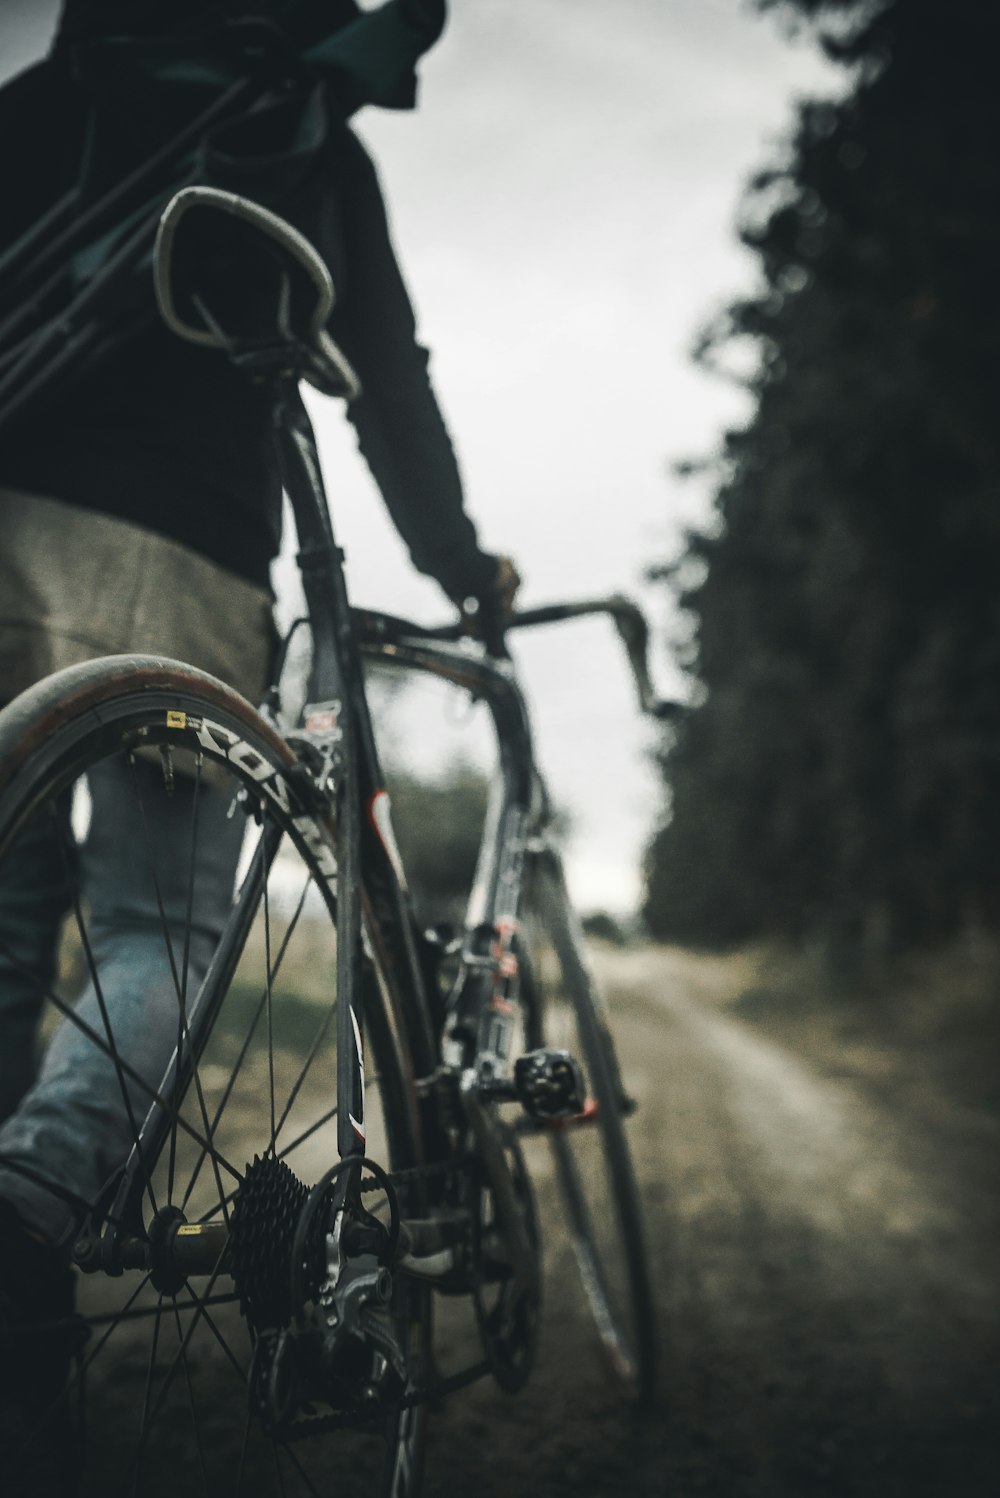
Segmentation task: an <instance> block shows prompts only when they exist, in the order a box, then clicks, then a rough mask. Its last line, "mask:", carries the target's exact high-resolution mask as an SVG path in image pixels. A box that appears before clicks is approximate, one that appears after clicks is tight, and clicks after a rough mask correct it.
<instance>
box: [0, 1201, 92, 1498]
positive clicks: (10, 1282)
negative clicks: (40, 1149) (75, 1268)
mask: <svg viewBox="0 0 1000 1498" xmlns="http://www.w3.org/2000/svg"><path fill="white" fill-rule="evenodd" d="M81 1345H82V1343H81V1339H80V1330H79V1323H78V1322H77V1320H76V1318H75V1316H74V1309H73V1272H72V1270H71V1269H70V1268H69V1266H68V1265H67V1263H66V1261H65V1259H64V1257H63V1255H62V1254H61V1253H59V1252H58V1250H56V1249H55V1248H53V1247H52V1246H51V1244H48V1243H46V1242H44V1241H43V1240H42V1239H40V1238H37V1237H35V1236H34V1235H33V1234H32V1233H31V1232H30V1230H29V1229H28V1228H26V1227H25V1225H24V1224H23V1223H22V1221H21V1219H20V1218H19V1217H18V1215H17V1213H16V1211H15V1210H14V1208H13V1206H12V1205H11V1204H10V1202H8V1201H5V1200H3V1199H2V1198H0V1471H2V1472H3V1473H4V1478H5V1487H6V1491H7V1492H9V1493H11V1494H14V1493H25V1494H28V1493H30V1494H31V1495H32V1498H72V1494H73V1493H75V1492H76V1488H77V1481H78V1477H79V1470H80V1439H79V1434H78V1431H77V1429H76V1425H75V1422H74V1420H73V1418H72V1408H73V1404H74V1398H73V1394H74V1385H75V1381H74V1380H73V1379H71V1367H72V1363H73V1356H74V1353H75V1352H78V1351H79V1349H80V1347H81Z"/></svg>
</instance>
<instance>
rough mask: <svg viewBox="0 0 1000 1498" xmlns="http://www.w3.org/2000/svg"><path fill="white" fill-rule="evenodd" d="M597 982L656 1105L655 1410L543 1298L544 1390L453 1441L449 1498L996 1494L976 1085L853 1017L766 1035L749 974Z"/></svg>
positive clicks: (655, 964)
mask: <svg viewBox="0 0 1000 1498" xmlns="http://www.w3.org/2000/svg"><path fill="white" fill-rule="evenodd" d="M598 960H599V962H600V965H601V967H602V968H603V969H604V974H603V975H604V977H605V980H606V982H607V986H608V987H610V989H611V990H612V997H613V1008H614V1012H615V1021H616V1028H617V1032H618V1035H619V1037H620V1046H621V1051H622V1056H623V1062H624V1066H625V1070H626V1074H627V1084H628V1086H629V1089H630V1091H631V1092H632V1093H633V1094H634V1095H635V1096H636V1097H637V1098H638V1099H639V1101H640V1103H641V1108H640V1111H639V1112H638V1114H637V1115H636V1118H635V1120H634V1128H633V1143H634V1148H635V1153H636V1158H637V1164H638V1168H639V1173H640V1178H641V1183H642V1188H643V1193H644V1198H645V1202H646V1205H647V1210H648V1217H649V1229H650V1240H651V1247H652V1252H653V1254H654V1256H655V1262H656V1266H657V1284H658V1293H659V1302H660V1304H659V1330H660V1338H661V1344H662V1357H663V1376H662V1392H661V1396H660V1399H659V1405H658V1409H657V1411H656V1413H655V1415H654V1416H653V1417H652V1418H651V1419H648V1420H645V1421H642V1422H640V1421H639V1420H638V1419H637V1418H636V1417H635V1416H633V1415H630V1414H629V1413H628V1412H627V1411H626V1410H623V1409H622V1408H621V1406H620V1405H619V1404H617V1403H616V1402H615V1400H614V1398H613V1397H611V1396H610V1393H609V1386H608V1383H607V1381H606V1375H605V1373H604V1369H603V1366H602V1364H601V1362H600V1360H599V1359H598V1357H597V1356H596V1355H595V1354H594V1353H593V1351H592V1348H591V1343H590V1339H589V1336H588V1333H587V1327H586V1322H585V1319H584V1316H583V1313H582V1311H581V1308H580V1304H579V1301H578V1299H577V1296H576V1292H575V1286H574V1285H573V1284H572V1282H571V1281H568V1280H567V1279H566V1278H565V1277H562V1278H560V1279H559V1280H557V1281H556V1282H555V1283H552V1282H551V1276H550V1282H549V1284H548V1285H547V1290H546V1298H547V1306H546V1324H545V1332H544V1342H543V1347H542V1352H541V1356H540V1366H539V1369H538V1374H537V1377H536V1378H535V1379H534V1380H533V1381H532V1383H531V1385H530V1386H529V1388H528V1389H527V1391H526V1392H525V1393H523V1394H522V1395H520V1396H518V1397H517V1398H516V1399H513V1400H512V1399H507V1398H505V1397H504V1396H503V1395H502V1394H500V1393H499V1392H498V1391H496V1390H495V1389H493V1388H492V1387H490V1386H488V1385H481V1386H478V1387H477V1388H476V1389H474V1390H472V1391H470V1392H467V1393H465V1394H462V1395H459V1396H456V1397H455V1398H454V1399H453V1401H452V1402H451V1404H450V1406H449V1408H448V1409H447V1410H446V1411H445V1412H444V1413H443V1414H442V1415H440V1416H438V1418H437V1419H436V1421H435V1422H434V1423H433V1424H432V1436H431V1445H430V1451H429V1461H428V1473H427V1492H428V1494H429V1495H431V1498H445V1495H448V1498H455V1495H464V1494H466V1493H468V1494H476V1495H477V1498H493V1495H496V1498H500V1495H501V1494H502V1495H505V1498H506V1495H508V1494H511V1493H519V1494H522V1495H528V1498H562V1495H564V1494H565V1495H568V1494H570V1493H573V1494H587V1495H595V1498H596V1495H612V1494H613V1495H664V1498H666V1495H670V1498H687V1495H705V1498H715V1495H718V1498H723V1495H724V1498H750V1495H754V1498H757V1495H759V1498H800V1495H811V1494H830V1495H836V1498H840V1495H845V1498H846V1495H851V1498H853V1495H859V1498H860V1495H865V1498H867V1495H872V1498H875V1495H876V1494H877V1495H879V1498H895V1495H898V1498H903V1495H906V1498H931V1495H934V1498H987V1495H990V1498H992V1495H994V1494H996V1493H1000V1458H998V1448H1000V1408H998V1403H1000V1401H998V1372H997V1352H998V1336H997V1330H998V1314H997V1299H998V1297H997V1278H998V1271H997V1265H998V1262H1000V1255H998V1253H997V1249H998V1242H1000V1235H998V1232H997V1226H998V1220H997V1219H998V1213H997V1193H996V1180H995V1176H996V1161H997V1143H998V1134H1000V1127H998V1119H997V1116H996V1113H995V1111H993V1110H992V1108H991V1107H990V1106H988V1101H987V1099H986V1097H985V1096H984V1095H982V1094H981V1089H979V1088H977V1087H976V1086H975V1085H974V1081H975V1078H973V1077H972V1074H971V1073H970V1080H969V1084H968V1085H966V1079H965V1077H964V1076H963V1075H962V1074H961V1073H960V1072H959V1074H956V1066H957V1065H958V1063H956V1062H955V1058H954V1056H953V1054H952V1053H951V1052H949V1053H948V1054H947V1055H945V1054H944V1053H943V1052H942V1051H941V1050H940V1049H935V1048H933V1047H930V1046H927V1045H923V1046H920V1045H917V1046H910V1047H904V1048H902V1049H900V1048H899V1047H894V1046H893V1045H890V1044H888V1043H883V1040H882V1039H881V1038H880V1037H879V1036H877V1035H875V1034H874V1033H872V1034H869V1033H867V1032H866V1030H865V1026H864V1023H863V1022H862V1023H860V1024H859V1022H858V1015H857V1014H855V1015H854V1016H853V1019H852V1020H851V1023H847V1022H846V1021H843V1020H841V1022H839V1023H837V1024H831V1023H826V1024H824V1025H821V1026H819V1028H818V1029H816V1028H815V1027H814V1028H810V1026H809V1025H808V1024H807V1023H803V1022H796V1021H793V1020H791V1019H789V1020H788V1021H787V1022H785V1023H783V1022H782V1021H781V1020H780V1019H774V1018H772V1019H771V1020H770V1021H767V1022H765V1019H766V1016H763V1017H762V1015H761V1014H759V1013H758V1014H756V1015H753V1008H754V1006H753V1003H752V1001H747V1000H746V999H744V1002H743V1004H742V1005H741V1004H740V1003H738V1002H736V1000H737V996H738V995H739V994H740V993H741V992H742V991H743V990H744V989H746V987H747V986H748V984H749V985H751V986H752V974H748V973H747V972H746V971H742V970H741V969H740V967H739V965H738V964H734V963H733V962H730V963H728V964H727V963H725V962H713V961H711V960H708V959H696V958H692V957H689V956H686V955H684V954H680V953H672V952H668V951H663V950H655V949H652V950H645V951H638V952H630V953H625V954H615V955H614V956H613V957H610V956H607V955H605V956H604V957H599V959H598ZM748 1015H752V1017H749V1018H748V1017H747V1016H748ZM967 1049H968V1048H967ZM969 1054H970V1055H971V1054H973V1052H972V1050H970V1051H969ZM975 1076H976V1077H978V1076H979V1072H978V1071H977V1072H976V1073H975Z"/></svg>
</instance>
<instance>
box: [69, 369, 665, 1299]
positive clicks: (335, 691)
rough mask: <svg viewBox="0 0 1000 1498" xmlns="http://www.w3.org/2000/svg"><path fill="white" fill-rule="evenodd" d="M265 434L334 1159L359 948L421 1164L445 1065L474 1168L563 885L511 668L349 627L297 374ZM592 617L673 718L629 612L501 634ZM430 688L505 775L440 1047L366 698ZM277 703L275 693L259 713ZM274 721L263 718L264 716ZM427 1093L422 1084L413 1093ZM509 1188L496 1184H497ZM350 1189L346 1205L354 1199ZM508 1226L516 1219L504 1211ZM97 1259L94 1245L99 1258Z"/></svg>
mask: <svg viewBox="0 0 1000 1498" xmlns="http://www.w3.org/2000/svg"><path fill="white" fill-rule="evenodd" d="M275 394H276V403H275V428H276V437H277V442H278V448H279V453H280V458H281V467H282V476H283V481H284V485H285V489H286V492H287V494H288V496H289V500H290V502H291V507H292V512H293V516H294V520H295V526H296V533H297V538H298V543H299V549H298V553H297V563H298V566H299V570H300V573H301V577H302V586H303V591H304V595H305V600H306V607H307V614H308V623H309V625H310V629H311V633H312V638H313V658H312V664H311V671H310V677H309V685H308V692H307V699H306V707H305V708H304V710H303V714H302V721H301V724H300V726H298V727H297V728H296V729H295V730H293V731H292V732H290V733H288V734H287V735H286V737H287V738H288V740H289V741H290V743H292V744H293V745H294V746H295V747H297V748H298V749H299V751H300V752H301V753H302V754H303V755H304V756H305V757H306V758H307V759H310V760H311V761H312V762H313V764H314V766H315V765H316V764H319V765H320V767H321V769H322V773H321V774H319V775H318V776H317V775H316V774H315V773H314V776H313V779H314V782H315V785H314V790H315V794H316V800H317V804H318V805H319V806H320V811H319V820H318V825H320V826H321V828H322V831H323V834H324V836H325V837H326V839H327V840H328V843H329V846H330V849H331V851H332V853H333V854H334V857H335V859H336V866H337V881H336V882H337V958H336V962H337V973H336V979H337V992H338V993H339V994H341V995H345V996H347V1000H348V1001H347V1002H346V1003H341V1004H338V1005H337V1012H336V1024H337V1095H338V1097H339V1098H340V1099H342V1100H347V1101H346V1106H341V1107H340V1108H339V1109H338V1114H337V1130H338V1138H337V1147H338V1154H339V1156H340V1158H341V1159H342V1160H347V1159H351V1158H353V1159H356V1160H357V1161H358V1162H360V1161H361V1159H362V1158H363V1157H364V1150H365V1134H364V1116H365V1115H364V1064H363V1055H362V1048H361V1036H362V1035H363V1034H364V1031H365V1015H364V1001H365V984H364V981H363V979H364V977H365V973H366V969H365V966H364V961H363V953H364V951H365V947H366V945H367V948H368V950H369V951H370V952H371V955H372V956H373V957H374V958H375V959H376V962H375V970H376V974H377V975H379V976H380V977H381V979H382V980H383V981H384V982H385V983H386V984H387V985H388V987H389V990H390V993H389V996H388V997H389V1008H390V1010H391V1012H392V1013H394V1014H395V1015H396V1016H397V1017H398V1020H399V1022H400V1024H401V1028H402V1038H403V1040H404V1043H405V1048H406V1050H407V1051H408V1053H409V1060H410V1064H411V1066H412V1068H413V1072H414V1074H415V1079H416V1082H417V1088H416V1091H417V1094H418V1097H419V1098H420V1099H421V1102H420V1106H421V1110H422V1117H421V1118H420V1120H419V1121H418V1123H419V1127H420V1133H421V1136H422V1138H423V1140H424V1153H425V1154H426V1155H427V1156H428V1157H430V1158H435V1157H441V1156H443V1155H444V1154H446V1153H447V1150H448V1144H447V1141H446V1139H445V1138H444V1137H443V1134H442V1133H441V1130H440V1123H439V1119H438V1115H437V1111H436V1109H435V1107H434V1106H433V1105H432V1102H431V1100H430V1099H429V1093H430V1087H429V1080H430V1078H431V1077H432V1076H433V1075H434V1074H435V1073H436V1071H437V1070H438V1067H439V1065H440V1064H441V1061H442V1060H443V1061H444V1063H445V1065H446V1066H447V1067H448V1068H449V1069H451V1070H452V1071H454V1072H455V1073H456V1074H458V1075H460V1076H464V1078H465V1082H464V1085H463V1092H462V1099H463V1104H464V1105H465V1107H466V1111H467V1114H468V1121H469V1122H470V1123H471V1124H472V1125H473V1128H474V1130H475V1131H476V1132H477V1134H478V1142H479V1144H480V1147H481V1148H483V1149H484V1151H486V1150H488V1148H489V1139H488V1137H487V1134H488V1128H487V1125H486V1124H485V1123H484V1118H483V1113H482V1109H481V1108H478V1109H477V1106H476V1099H475V1094H474V1084H475V1083H476V1082H482V1083H484V1084H486V1087H487V1088H488V1085H489V1083H490V1082H491V1081H502V1080H503V1078H504V1077H505V1076H506V1074H507V1071H508V1051H509V1041H510V1035H511V1032H512V1029H513V1026H514V1023H515V1019H516V1013H517V1010H516V999H517V980H518V972H517V955H516V937H517V931H518V921H519V915H520V910H521V901H522V889H523V882H524V871H525V855H526V853H527V852H529V851H530V852H531V854H533V855H536V856H537V855H539V854H544V855H545V856H546V857H547V859H549V861H550V865H551V867H552V869H553V870H554V871H555V872H556V874H557V877H558V879H559V881H560V883H561V882H562V877H563V876H562V868H561V863H560V861H559V858H558V855H557V854H556V852H555V850H554V848H553V847H552V846H551V844H550V843H549V842H548V840H547V839H546V837H545V828H546V824H547V820H548V814H549V802H548V797H547V794H546V791H545V788H544V784H543V782H542V779H541V777H540V775H539V773H538V771H537V768H536V766H535V761H534V755H533V746H532V737H531V729H530V722H529V717H528V711H527V707H526V704H525V701H524V698H523V696H522V694H521V691H520V689H519V687H518V685H517V682H516V679H515V676H514V671H513V667H512V665H511V663H510V662H509V661H507V660H494V659H491V658H489V657H487V656H486V655H484V654H483V653H482V651H481V650H480V649H479V648H478V647H475V646H471V645H470V642H469V641H467V640H463V639H462V638H461V626H460V625H448V626H444V627H443V628H440V629H428V628H425V627H423V626H421V625H417V624H414V623H412V622H410V621H407V620H404V619H399V618H396V617H394V616H392V615H389V614H384V613H378V612H374V611H371V610H364V609H353V608H352V607H351V605H350V602H349V598H348V594H347V586H346V580H345V577H344V569H343V553H342V552H341V550H340V548H339V547H338V545H337V542H336V538H335V535H334V530H333V523H332V520H331V517H330V510H329V505H328V502H327V497H326V490H325V486H324V482H323V476H322V470H321V467H320V462H319V456H318V452H317V448H316V440H315V435H314V433H313V430H312V424H311V422H310V420H309V416H308V413H307V411H306V408H305V405H304V403H303V400H302V397H301V393H300V391H299V387H298V380H297V378H296V377H295V375H294V374H293V373H289V374H285V375H283V376H282V377H281V378H280V379H279V380H278V381H277V382H276V389H275ZM595 614H606V615H608V616H609V617H611V618H612V619H613V621H614V623H615V625H616V627H617V629H618V632H619V634H620V635H621V637H622V640H623V643H624V644H625V646H626V649H627V652H628V656H629V662H630V665H631V667H632V671H633V675H634V677H635V681H636V686H637V689H638V693H639V699H640V705H641V706H642V707H643V709H644V710H645V711H647V712H651V713H653V714H654V715H659V716H664V715H666V713H667V712H668V711H669V710H670V705H669V704H659V703H657V702H656V700H655V698H654V696H653V692H652V687H651V684H650V680H649V674H648V669H647V667H646V659H645V651H646V634H647V631H646V624H645V620H644V619H643V616H642V614H641V613H640V612H639V610H638V609H637V608H636V607H635V605H633V604H631V603H630V602H629V601H628V600H627V599H624V598H622V597H620V596H617V595H616V596H613V597H611V598H607V599H598V600H594V601H590V602H582V603H570V604H560V605H552V606H548V607H545V608H540V609H535V610H528V611H525V612H523V613H521V614H519V615H515V616H514V618H513V619H512V620H511V621H510V625H509V627H510V628H524V627H531V626H535V625H541V624H547V623H552V622H559V621H562V620H566V619H572V618H580V617H585V616H590V615H595ZM366 658H367V659H369V660H378V661H379V662H381V663H383V664H387V665H390V666H393V667H395V668H398V669H402V670H406V671H410V672H413V671H418V672H423V673H427V674H430V675H433V676H436V677H438V678H439V679H442V680H444V681H447V682H450V683H451V684H452V685H454V686H457V687H459V688H462V689H464V690H466V691H468V692H469V693H470V694H471V695H472V696H473V697H475V698H477V699H479V700H482V701H483V702H485V703H486V705H487V707H488V709H489V712H490V714H491V717H492V721H493V726H494V730H495V734H496V741H497V749H498V767H497V774H496V777H495V780H494V785H493V788H492V792H491V796H490V801H489V806H488V811H487V817H486V822H485V825H484V829H483V834H482V839H481V846H480V854H479V860H478V865H477V870H476V876H475V880H474V884H473V889H472V891H471V894H470V900H469V906H468V912H467V918H466V929H465V934H464V940H463V943H462V951H461V964H460V973H459V979H458V981H457V982H456V984H455V987H454V989H453V991H452V995H451V999H450V1003H449V1013H448V1017H447V1022H446V1027H445V1033H444V1036H443V1047H442V1046H441V1045H439V1041H438V1037H437V1036H436V1034H435V1030H434V1024H433V1021H432V1018H431V1012H430V1006H429V1003H428V996H427V992H426V988H425V978H424V972H423V968H422V965H421V961H420V956H419V954H418V951H417V944H416V943H417V935H416V930H415V926H414V921H413V917H412V913H411V910H410V904H409V896H408V891H407V885H406V875H405V871H404V869H403V866H402V862H401V859H400V856H399V852H398V849H397V847H396V842H395V837H394V835H393V831H392V822H391V814H390V810H389V798H388V794H387V792H386V789H385V780H384V777H383V774H382V769H381V765H380V760H379V754H378V749H377V745H376V741H375V734H374V729H373V725H372V720H371V715H370V710H369V707H368V701H367V697H366V693H365V683H364V670H363V665H364V660H365V659H366ZM275 693H276V687H275V688H272V692H271V693H269V694H268V695H269V697H270V696H273V695H274V694H275ZM267 711H268V710H267V707H266V706H265V708H264V713H265V716H267ZM279 840H280V834H277V835H275V834H274V829H273V828H269V829H268V830H267V831H266V832H265V836H264V839H263V841H262V844H261V846H260V848H259V849H258V852H257V855H256V857H255V858H254V860H253V861H252V863H251V866H250V869H249V870H248V872H247V874H246V876H245V878H244V881H243V884H242V886H241V888H240V890H239V893H238V895H237V898H236V902H235V905H234V909H233V913H232V915H231V917H230V920H229V923H228V925H227V927H226V929H225V931H224V932H223V934H222V937H221V939H220V942H219V945H218V948H217V950H216V953H215V955H214V957H213V959H212V962H211V964H210V967H209V970H208V973H207V974H206V977H205V979H204V981H203V983H202V986H201V990H200V991H199V994H198V995H197V996H196V998H195V1001H194V1004H193V1006H192V1011H191V1015H190V1030H189V1040H188V1044H187V1046H186V1048H185V1051H184V1054H183V1055H182V1056H179V1057H175V1058H174V1061H173V1062H172V1063H171V1066H170V1068H169V1069H168V1073H167V1076H166V1077H165V1078H164V1080H163V1083H162V1084H161V1096H170V1095H171V1093H172V1091H173V1089H174V1085H175V1081H174V1079H175V1073H176V1071H177V1070H178V1069H179V1070H180V1073H181V1081H182V1083H183V1082H186V1081H187V1080H188V1078H189V1075H190V1072H191V1071H192V1070H193V1069H194V1068H195V1067H196V1066H197V1064H198V1058H199V1055H200V1052H201V1049H202V1048H203V1045H204V1038H205V1036H206V1035H207V1033H208V1031H209V1030H210V1027H211V1022H212V1020H213V1018H214V1011H213V1008H212V1006H211V1005H210V1004H209V1003H206V1002H203V996H204V995H206V994H209V995H210V994H212V993H213V992H215V993H221V992H223V991H224V990H225V988H226V987H227V986H228V981H229V979H230V978H231V977H232V974H233V972H234V971H235V968H236V964H237V962H238V960H239V955H240V952H241V950H242V946H243V943H244V941H245V938H246V933H247V931H248V929H249V927H250V925H251V923H252V921H253V919H254V916H255V913H256V910H257V907H258V905H259V903H260V900H261V897H262V890H263V885H264V880H265V878H266V873H267V869H268V868H269V866H270V864H271V862H272V860H273V858H274V855H275V853H276V851H277V843H278V841H279ZM421 1083H423V1084H425V1085H423V1086H421ZM169 1122H170V1120H169V1116H168V1115H167V1114H166V1112H165V1111H164V1110H163V1109H161V1108H159V1107H158V1106H157V1105H154V1107H153V1108H152V1109H151V1110H150V1114H149V1115H148V1117H147V1119H146V1121H145V1123H144V1125H143V1128H142V1131H141V1139H140V1142H139V1144H138V1145H137V1146H136V1147H135V1148H134V1149H133V1152H132V1156H131V1157H130V1160H129V1162H128V1163H127V1164H126V1167H125V1170H124V1173H123V1175H122V1177H121V1178H120V1179H119V1180H118V1182H117V1183H114V1186H113V1190H112V1195H113V1204H112V1210H111V1211H110V1213H109V1214H108V1216H107V1219H106V1231H105V1233H104V1234H103V1238H102V1243H101V1248H100V1250H99V1251H98V1256H99V1258H100V1261H101V1262H102V1263H103V1265H104V1267H105V1268H106V1269H107V1270H108V1271H109V1272H111V1273H115V1272H118V1271H119V1268H120V1265H121V1262H122V1261H121V1257H120V1242H121V1234H122V1231H126V1232H127V1231H128V1230H129V1228H132V1227H134V1228H138V1227H140V1224H138V1223H136V1222H135V1220H134V1209H135V1206H136V1201H137V1195H136V1193H135V1191H134V1189H133V1185H134V1180H135V1178H136V1170H137V1168H138V1166H139V1165H141V1163H142V1155H143V1154H145V1153H146V1152H147V1150H148V1152H149V1153H150V1155H151V1157H153V1158H156V1155H157V1153H158V1151H159V1148H160V1147H161V1145H162V1143H163V1141H164V1138H165V1136H166V1131H167V1129H168V1128H169ZM502 1173H504V1172H503V1170H502V1167H498V1174H502ZM347 1187H348V1177H347V1176H346V1175H345V1176H343V1177H342V1184H341V1186H340V1187H338V1191H346V1190H347ZM510 1216H511V1217H513V1216H514V1212H513V1210H511V1213H510ZM95 1247H96V1245H95Z"/></svg>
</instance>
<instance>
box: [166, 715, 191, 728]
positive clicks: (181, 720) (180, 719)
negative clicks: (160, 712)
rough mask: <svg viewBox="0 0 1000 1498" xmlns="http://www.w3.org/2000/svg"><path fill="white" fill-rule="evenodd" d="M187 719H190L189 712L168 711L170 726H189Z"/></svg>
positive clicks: (168, 723) (168, 724)
mask: <svg viewBox="0 0 1000 1498" xmlns="http://www.w3.org/2000/svg"><path fill="white" fill-rule="evenodd" d="M187 721H188V715H187V713H173V712H168V713H167V727H168V728H186V727H187Z"/></svg>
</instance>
